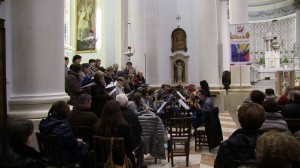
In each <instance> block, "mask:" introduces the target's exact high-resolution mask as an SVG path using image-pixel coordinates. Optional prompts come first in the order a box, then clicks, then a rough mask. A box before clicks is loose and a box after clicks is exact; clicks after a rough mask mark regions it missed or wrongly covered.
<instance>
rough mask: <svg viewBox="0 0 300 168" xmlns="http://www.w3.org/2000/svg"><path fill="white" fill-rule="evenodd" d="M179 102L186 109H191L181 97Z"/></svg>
mask: <svg viewBox="0 0 300 168" xmlns="http://www.w3.org/2000/svg"><path fill="white" fill-rule="evenodd" d="M178 103H179V104H180V105H181V106H182V107H183V108H184V109H186V110H189V109H190V107H189V106H188V105H187V104H186V103H185V102H183V101H182V100H181V99H179V101H178Z"/></svg>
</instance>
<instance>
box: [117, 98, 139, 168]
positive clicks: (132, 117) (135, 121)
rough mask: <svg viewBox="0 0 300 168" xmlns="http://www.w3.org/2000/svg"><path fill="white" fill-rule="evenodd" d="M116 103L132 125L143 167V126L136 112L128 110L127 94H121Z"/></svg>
mask: <svg viewBox="0 0 300 168" xmlns="http://www.w3.org/2000/svg"><path fill="white" fill-rule="evenodd" d="M116 101H117V102H118V103H119V104H120V106H121V110H122V114H123V117H124V119H125V121H126V122H127V123H128V124H129V125H131V128H132V135H133V138H134V141H135V145H137V146H138V145H139V146H140V151H139V158H140V159H141V160H140V164H141V165H143V161H144V155H143V152H142V151H143V144H142V125H141V124H140V121H139V118H138V116H137V115H136V114H135V113H134V111H132V110H130V109H129V108H128V98H127V95H126V94H119V95H117V97H116Z"/></svg>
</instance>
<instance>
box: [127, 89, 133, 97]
mask: <svg viewBox="0 0 300 168" xmlns="http://www.w3.org/2000/svg"><path fill="white" fill-rule="evenodd" d="M134 91H135V90H133V91H131V92H130V93H128V94H126V96H127V97H128V96H130V95H131V94H133V93H134Z"/></svg>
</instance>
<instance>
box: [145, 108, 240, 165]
mask: <svg viewBox="0 0 300 168" xmlns="http://www.w3.org/2000/svg"><path fill="white" fill-rule="evenodd" d="M231 115H234V114H230V113H228V112H223V113H220V114H219V118H220V122H221V127H222V132H223V139H224V140H226V139H228V137H229V136H230V135H231V134H232V133H233V132H234V131H235V130H236V129H237V128H238V126H237V124H236V123H235V121H234V120H233V119H232V117H231ZM217 152H218V148H215V149H213V150H212V151H211V152H209V150H208V148H207V147H202V149H200V150H199V151H195V143H194V138H193V139H191V148H190V158H189V168H196V167H197V168H199V167H200V168H212V167H213V165H214V160H215V158H216V154H217ZM145 163H146V164H147V166H148V168H161V167H162V168H168V167H171V163H170V162H168V160H167V159H166V160H158V161H157V163H156V164H155V163H154V158H152V157H151V156H150V155H147V156H145ZM185 164H186V162H185V156H183V157H174V167H176V168H184V167H186V166H185Z"/></svg>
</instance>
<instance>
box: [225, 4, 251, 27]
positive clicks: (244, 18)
mask: <svg viewBox="0 0 300 168" xmlns="http://www.w3.org/2000/svg"><path fill="white" fill-rule="evenodd" d="M229 15H230V23H231V24H240V23H248V0H229Z"/></svg>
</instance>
